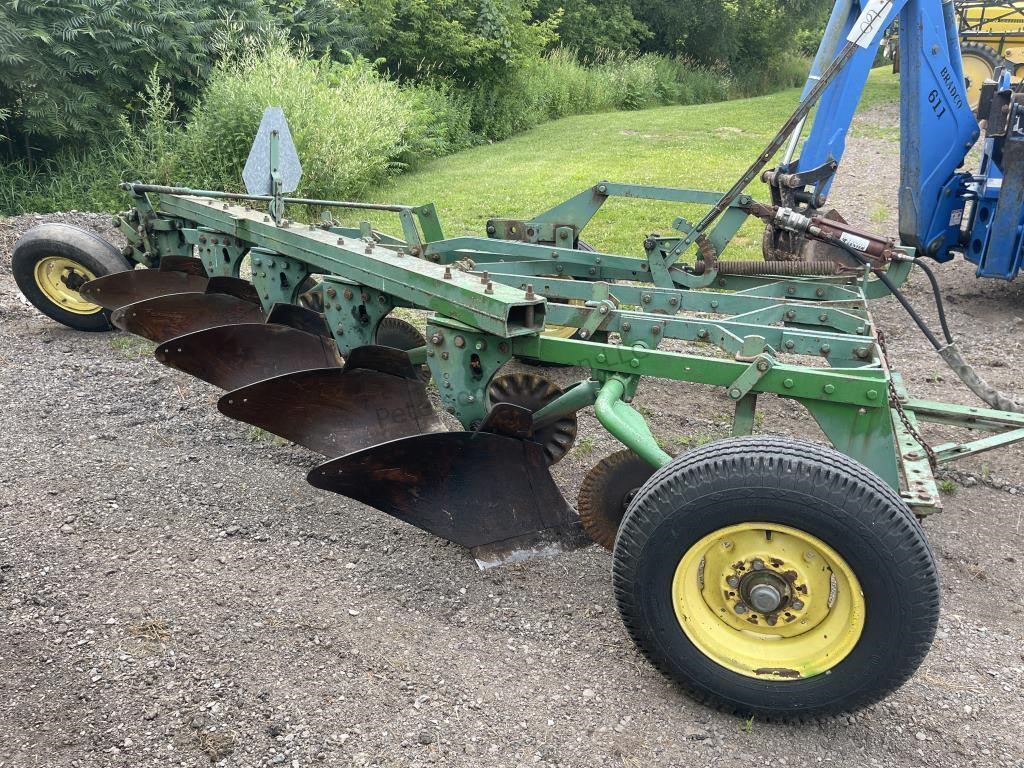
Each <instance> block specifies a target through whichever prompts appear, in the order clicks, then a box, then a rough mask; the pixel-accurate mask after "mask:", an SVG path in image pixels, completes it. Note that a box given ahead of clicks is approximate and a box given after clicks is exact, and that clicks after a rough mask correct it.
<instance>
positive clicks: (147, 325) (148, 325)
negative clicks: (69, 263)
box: [110, 272, 263, 344]
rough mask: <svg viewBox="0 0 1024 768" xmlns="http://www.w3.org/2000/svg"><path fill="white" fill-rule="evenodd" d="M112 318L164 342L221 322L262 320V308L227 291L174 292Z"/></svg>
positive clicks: (120, 311)
mask: <svg viewBox="0 0 1024 768" xmlns="http://www.w3.org/2000/svg"><path fill="white" fill-rule="evenodd" d="M164 274H176V273H173V272H167V273H164ZM110 320H111V322H112V323H113V324H114V325H115V326H117V327H118V328H120V329H121V330H123V331H128V332H129V333H134V334H135V335H136V336H142V337H144V338H147V339H149V340H150V341H155V342H156V343H157V344H162V343H164V342H165V341H170V340H171V339H173V338H175V337H176V336H182V335H184V334H186V333H193V332H195V331H201V330H203V329H205V328H213V327H215V326H218V325H233V324H236V323H262V322H263V309H262V308H261V307H260V306H259V305H258V304H253V303H251V302H249V301H246V300H245V299H240V298H238V297H236V296H229V295H228V294H224V293H175V294H171V295H169V296H157V297H156V298H153V299H146V300H145V301H140V302H136V303H135V304H129V305H128V306H126V307H121V308H120V309H116V310H114V312H113V314H112V315H111V316H110Z"/></svg>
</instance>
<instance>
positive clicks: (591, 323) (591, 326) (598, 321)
mask: <svg viewBox="0 0 1024 768" xmlns="http://www.w3.org/2000/svg"><path fill="white" fill-rule="evenodd" d="M616 306H617V304H616V302H615V299H614V298H613V297H612V294H611V288H610V287H609V285H608V283H605V282H596V283H594V293H593V299H591V300H590V301H588V302H587V308H588V309H590V310H591V311H590V313H589V314H588V315H587V319H586V320H584V321H583V325H581V326H580V330H579V334H578V335H579V337H580V338H581V339H590V338H593V336H594V334H595V333H597V332H598V331H599V330H601V329H602V328H603V327H604V326H605V325H607V324H608V321H609V320H611V318H612V312H613V311H614V310H615V309H616Z"/></svg>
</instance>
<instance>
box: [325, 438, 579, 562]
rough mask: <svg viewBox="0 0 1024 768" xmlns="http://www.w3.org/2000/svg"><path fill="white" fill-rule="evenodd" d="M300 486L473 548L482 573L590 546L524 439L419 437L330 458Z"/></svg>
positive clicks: (536, 449)
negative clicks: (331, 494)
mask: <svg viewBox="0 0 1024 768" xmlns="http://www.w3.org/2000/svg"><path fill="white" fill-rule="evenodd" d="M306 479H307V480H308V481H309V482H310V484H312V485H313V486H315V487H317V488H322V489H323V490H327V491H332V492H334V493H337V494H340V495H342V496H347V497H348V498H351V499H355V500H357V501H361V502H363V503H364V504H367V505H369V506H371V507H373V508H375V509H378V510H380V511H381V512H385V513H387V514H389V515H391V516H392V517H396V518H398V519H399V520H402V521H404V522H406V523H409V524H410V525H415V526H416V527H417V528H421V529H423V530H425V531H428V532H430V533H433V534H434V535H435V536H439V537H441V538H443V539H447V540H449V541H452V542H455V543H456V544H461V545H462V546H464V547H467V548H469V549H470V550H471V551H472V553H473V557H474V558H475V559H476V562H477V565H479V566H480V568H489V567H492V566H496V565H499V564H501V563H503V562H509V561H514V560H522V559H526V558H527V557H532V556H535V555H540V554H552V553H554V552H558V551H563V550H571V549H578V548H580V547H583V546H587V545H589V544H590V543H591V542H590V541H589V540H588V539H587V538H586V537H585V535H584V534H583V532H582V528H581V526H580V523H579V518H578V517H577V515H576V513H575V511H574V510H573V509H572V507H571V506H569V504H568V503H567V502H566V501H565V499H564V498H563V497H562V494H561V493H560V492H559V490H558V488H557V487H556V486H555V482H554V480H553V479H552V477H551V473H550V472H549V471H548V467H547V460H546V458H545V456H544V449H543V447H542V446H541V445H539V444H538V443H534V442H532V441H528V440H519V439H516V438H513V437H507V436H505V435H496V434H491V433H488V432H444V433H440V434H427V435H416V436H413V437H406V438H404V439H400V440H394V441H392V442H388V443H384V444H382V445H375V446H373V447H371V448H366V449H365V450H361V451H357V452H355V453H350V454H348V455H346V456H341V457H339V458H336V459H333V460H331V461H328V462H326V463H324V464H321V465H320V466H318V467H315V468H314V469H312V470H311V471H310V473H309V475H308V476H307V478H306Z"/></svg>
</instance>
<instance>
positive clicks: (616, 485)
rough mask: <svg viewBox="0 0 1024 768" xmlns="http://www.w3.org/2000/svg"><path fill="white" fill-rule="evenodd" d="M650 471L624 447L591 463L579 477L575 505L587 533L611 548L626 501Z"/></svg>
mask: <svg viewBox="0 0 1024 768" xmlns="http://www.w3.org/2000/svg"><path fill="white" fill-rule="evenodd" d="M654 472H655V468H654V467H652V466H651V465H650V464H648V463H647V462H646V461H644V460H643V459H641V458H640V457H639V456H637V455H636V454H635V453H633V452H632V451H631V450H629V449H628V448H627V449H626V450H623V451H619V452H617V453H613V454H612V455H611V456H606V457H605V458H603V459H601V461H599V462H598V463H597V464H595V465H594V467H593V468H592V469H591V470H590V471H589V472H588V473H587V476H586V477H585V478H583V485H581V486H580V495H579V501H578V502H577V505H576V506H577V508H578V509H579V512H580V522H581V523H583V530H585V531H586V532H587V535H588V536H589V537H590V538H591V539H593V540H594V541H595V542H596V543H597V544H600V545H601V546H602V547H604V548H605V549H607V550H611V549H612V548H613V547H614V546H615V536H616V535H617V534H618V532H619V526H620V525H621V524H622V518H623V517H625V515H626V510H627V509H628V508H629V504H630V502H631V501H633V497H634V496H636V494H637V491H639V490H640V488H641V487H642V486H643V484H644V483H646V482H647V481H648V480H649V479H650V478H651V475H653V474H654Z"/></svg>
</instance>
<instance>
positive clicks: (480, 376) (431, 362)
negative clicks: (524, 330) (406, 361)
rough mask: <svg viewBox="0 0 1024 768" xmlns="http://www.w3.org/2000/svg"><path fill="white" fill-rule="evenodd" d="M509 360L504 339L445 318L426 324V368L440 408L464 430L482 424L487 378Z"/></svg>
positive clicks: (485, 410)
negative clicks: (442, 407) (434, 383)
mask: <svg viewBox="0 0 1024 768" xmlns="http://www.w3.org/2000/svg"><path fill="white" fill-rule="evenodd" d="M511 358H512V345H511V344H510V343H509V342H508V341H507V340H505V339H501V338H499V337H497V336H491V335H490V334H486V333H480V331H478V330H477V329H476V328H473V327H472V326H469V325H463V324H462V323H459V322H457V321H454V320H450V319H448V318H443V317H434V318H431V319H430V321H428V322H427V365H428V366H429V368H430V373H431V375H432V376H433V377H434V381H435V382H436V383H437V391H438V393H439V394H440V396H441V403H442V404H443V405H444V409H445V410H446V411H447V412H448V413H450V414H452V415H453V416H455V418H457V419H458V420H459V421H460V422H461V423H462V426H463V427H465V428H466V429H476V428H477V427H478V426H479V425H480V424H481V423H482V422H483V419H484V417H485V416H486V415H487V411H488V408H489V404H488V402H487V390H488V388H489V387H490V383H491V379H492V378H494V374H496V373H497V372H498V370H499V369H500V368H501V367H502V366H503V365H505V363H507V362H508V361H509V360H510V359H511Z"/></svg>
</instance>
